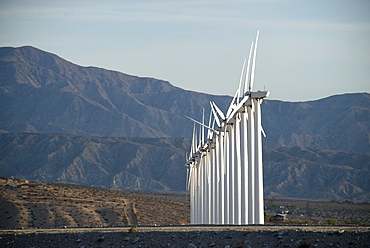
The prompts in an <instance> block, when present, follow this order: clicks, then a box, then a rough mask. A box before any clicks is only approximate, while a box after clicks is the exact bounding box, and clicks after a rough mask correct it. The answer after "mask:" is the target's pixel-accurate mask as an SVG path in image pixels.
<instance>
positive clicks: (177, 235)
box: [0, 225, 370, 248]
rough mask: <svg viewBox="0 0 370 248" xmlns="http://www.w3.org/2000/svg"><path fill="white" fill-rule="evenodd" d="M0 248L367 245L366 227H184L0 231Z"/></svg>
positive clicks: (369, 230)
mask: <svg viewBox="0 0 370 248" xmlns="http://www.w3.org/2000/svg"><path fill="white" fill-rule="evenodd" d="M0 247H34V248H36V247H77V248H87V247H187V248H194V247H223V248H231V247H265V248H267V247H300V248H304V247H370V227H351V226H283V225H282V226H267V225H264V226H189V225H185V226H164V227H162V226H139V227H136V228H135V227H134V228H132V227H116V228H65V229H25V230H0Z"/></svg>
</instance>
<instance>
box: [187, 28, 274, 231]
mask: <svg viewBox="0 0 370 248" xmlns="http://www.w3.org/2000/svg"><path fill="white" fill-rule="evenodd" d="M258 35H259V32H257V36H256V40H255V42H252V44H251V48H250V52H249V57H248V63H247V66H246V60H245V61H244V63H243V67H242V72H241V75H240V81H239V87H238V90H237V91H236V93H235V95H234V97H233V99H232V101H231V103H230V105H229V108H228V110H227V111H226V115H224V114H223V112H222V111H221V110H220V108H219V107H218V106H217V105H216V104H215V103H214V102H211V103H210V106H211V111H210V117H209V122H208V126H207V125H205V124H204V110H203V117H202V122H198V121H196V120H194V119H192V118H190V117H188V118H189V119H191V120H192V121H194V122H195V123H197V124H199V126H200V130H199V140H198V142H197V141H195V137H196V136H197V135H196V133H197V131H196V129H195V126H194V130H193V138H192V144H191V151H190V155H189V158H188V161H190V162H188V163H187V166H188V168H189V172H188V180H187V182H188V184H187V187H188V190H189V191H190V195H191V196H190V201H191V204H190V205H191V223H192V224H263V223H264V219H263V181H262V180H263V178H262V138H261V135H262V133H263V129H262V126H261V108H260V105H261V103H262V100H263V98H265V97H267V96H268V95H269V92H268V91H257V92H253V83H254V78H255V65H256V52H257V44H258ZM243 79H244V83H243ZM242 86H243V89H242ZM212 117H213V124H212V126H211V123H212ZM215 124H216V126H217V127H216V128H215ZM204 128H207V129H208V133H207V140H205V132H204Z"/></svg>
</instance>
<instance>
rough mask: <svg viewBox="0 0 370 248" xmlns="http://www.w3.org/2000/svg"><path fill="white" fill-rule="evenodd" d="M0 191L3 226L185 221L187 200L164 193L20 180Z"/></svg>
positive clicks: (64, 225)
mask: <svg viewBox="0 0 370 248" xmlns="http://www.w3.org/2000/svg"><path fill="white" fill-rule="evenodd" d="M0 190H1V195H0V213H1V214H0V228H1V229H14V228H63V227H107V226H125V225H132V226H136V225H179V224H189V203H187V202H184V201H174V200H167V199H166V196H165V195H158V197H151V196H148V195H145V194H140V193H129V192H124V191H121V190H113V189H111V190H108V189H100V188H92V187H84V186H79V185H75V184H67V183H65V184H64V183H58V184H45V183H35V182H27V183H25V181H24V180H22V181H18V182H17V181H13V180H8V181H6V180H2V185H1V186H0ZM169 197H171V198H173V197H175V198H176V196H175V195H173V196H169ZM169 197H167V198H169Z"/></svg>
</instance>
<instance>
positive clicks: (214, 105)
mask: <svg viewBox="0 0 370 248" xmlns="http://www.w3.org/2000/svg"><path fill="white" fill-rule="evenodd" d="M212 104H213V107H214V108H215V109H216V111H217V113H218V115H219V116H220V117H221V119H222V120H225V115H224V113H222V111H221V109H219V108H218V107H217V105H216V103H214V102H212Z"/></svg>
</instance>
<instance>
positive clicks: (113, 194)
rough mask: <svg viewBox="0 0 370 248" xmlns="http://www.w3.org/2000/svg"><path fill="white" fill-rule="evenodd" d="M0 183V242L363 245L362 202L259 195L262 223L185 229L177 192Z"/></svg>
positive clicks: (369, 212) (182, 199)
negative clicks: (262, 197) (262, 200)
mask: <svg viewBox="0 0 370 248" xmlns="http://www.w3.org/2000/svg"><path fill="white" fill-rule="evenodd" d="M0 182H1V186H0V192H1V195H0V229H1V230H0V247H78V248H82V247H301V248H303V247H370V246H369V240H370V227H369V223H370V205H369V204H368V203H353V202H349V201H347V202H338V201H331V202H319V201H307V200H296V199H290V200H287V199H276V198H266V199H265V212H266V225H263V226H260V225H255V226H254V225H249V226H208V225H205V226H192V225H188V224H189V203H188V198H187V196H186V195H185V194H180V193H179V194H175V193H148V192H125V191H122V190H115V189H101V188H93V187H86V186H80V185H76V184H70V183H47V184H46V183H38V182H29V181H27V180H6V179H0ZM277 213H287V220H286V221H284V222H282V221H276V220H274V215H275V214H277ZM330 221H331V222H330ZM329 222H330V224H331V225H328V224H329Z"/></svg>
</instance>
